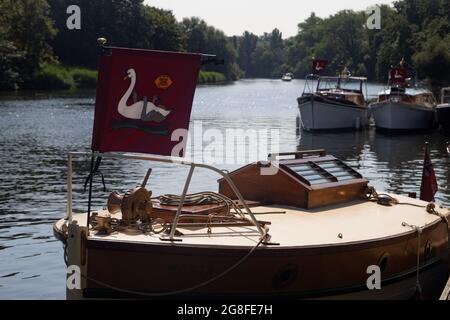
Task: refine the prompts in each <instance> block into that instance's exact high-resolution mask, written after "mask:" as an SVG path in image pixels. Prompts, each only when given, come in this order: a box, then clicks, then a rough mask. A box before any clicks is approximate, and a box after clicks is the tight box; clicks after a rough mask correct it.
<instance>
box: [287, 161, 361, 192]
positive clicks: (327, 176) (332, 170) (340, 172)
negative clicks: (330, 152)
mask: <svg viewBox="0 0 450 320" xmlns="http://www.w3.org/2000/svg"><path fill="white" fill-rule="evenodd" d="M287 167H288V168H289V169H291V170H292V171H293V172H295V173H296V174H297V175H298V176H299V177H300V178H301V179H302V180H304V181H306V182H307V183H308V184H309V185H311V186H313V185H320V184H327V183H338V182H345V181H350V180H356V179H362V176H361V175H360V174H359V173H358V172H356V171H355V170H353V169H352V168H350V167H349V166H347V165H346V164H344V163H343V162H341V161H339V160H332V161H325V162H317V163H316V162H312V161H311V162H307V163H302V164H291V165H288V166H287Z"/></svg>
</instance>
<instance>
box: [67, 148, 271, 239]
mask: <svg viewBox="0 0 450 320" xmlns="http://www.w3.org/2000/svg"><path fill="white" fill-rule="evenodd" d="M76 156H94V157H102V158H110V159H127V160H140V161H150V162H160V163H172V164H178V165H183V166H189V167H190V170H189V174H188V177H187V178H186V182H185V186H184V189H183V194H182V195H181V201H180V204H179V206H178V210H177V214H176V216H175V219H174V221H173V224H172V228H171V232H170V235H169V240H174V237H175V232H176V228H177V225H178V221H179V219H180V216H181V213H182V209H183V205H184V201H185V198H186V195H187V192H188V190H189V186H190V183H191V179H192V176H193V174H194V170H195V168H202V169H207V170H210V171H213V172H215V173H217V174H219V175H220V176H222V177H223V178H224V179H225V180H226V181H227V183H228V184H229V186H230V187H231V189H232V190H233V192H234V194H235V195H236V197H237V198H238V199H239V200H240V201H241V203H242V205H243V206H244V208H245V211H246V212H247V214H248V215H249V216H250V218H251V221H252V223H253V224H254V226H255V227H256V228H257V229H258V232H259V233H260V234H261V236H262V237H263V236H265V235H266V232H265V231H264V230H263V228H262V226H261V225H260V224H259V222H258V220H257V219H256V217H255V215H254V214H253V212H252V211H251V210H250V208H249V206H248V205H247V203H246V201H245V199H244V198H243V196H242V194H241V192H240V191H239V189H238V188H237V186H236V185H235V183H234V182H233V180H232V179H231V178H230V176H229V175H228V174H227V173H226V172H224V171H222V170H220V169H217V168H215V167H213V166H210V165H206V164H198V163H194V162H190V161H186V160H184V159H182V158H175V157H164V156H155V155H151V156H147V155H141V154H122V153H98V152H94V153H90V152H70V153H69V155H68V165H67V169H68V174H67V217H66V220H68V221H69V223H72V220H73V207H72V203H73V199H72V197H73V190H72V175H73V172H72V171H73V166H72V162H73V158H74V157H76ZM87 223H88V224H89V219H88V222H87Z"/></svg>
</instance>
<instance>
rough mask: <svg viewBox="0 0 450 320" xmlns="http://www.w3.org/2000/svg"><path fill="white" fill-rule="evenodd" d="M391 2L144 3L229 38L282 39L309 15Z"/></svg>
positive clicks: (235, 0) (263, 0) (231, 0)
mask: <svg viewBox="0 0 450 320" xmlns="http://www.w3.org/2000/svg"><path fill="white" fill-rule="evenodd" d="M392 2H393V0H334V1H333V0H306V1H305V0H220V1H218V0H145V3H146V4H148V5H151V6H154V7H158V8H163V9H167V10H171V11H172V12H173V13H174V14H175V16H176V18H177V20H182V19H183V18H185V17H200V18H202V19H203V20H205V21H206V22H207V23H208V24H209V25H212V26H214V27H216V28H218V29H220V30H222V31H224V32H225V34H226V35H228V36H233V35H241V34H242V33H243V32H244V31H250V32H253V33H255V34H257V35H262V34H263V33H264V32H270V31H272V30H273V29H274V28H278V29H279V30H281V32H282V33H283V38H287V37H291V36H294V35H296V34H297V25H298V23H300V22H302V21H304V20H305V19H307V18H308V17H309V16H310V14H311V12H315V13H316V15H317V16H319V17H322V18H325V17H328V16H329V15H332V14H335V13H337V12H338V11H340V10H344V9H352V10H356V11H360V10H365V9H366V8H368V7H370V6H372V5H374V4H392Z"/></svg>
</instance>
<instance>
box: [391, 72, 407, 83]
mask: <svg viewBox="0 0 450 320" xmlns="http://www.w3.org/2000/svg"><path fill="white" fill-rule="evenodd" d="M390 76H391V84H393V85H395V84H398V85H401V86H404V85H406V78H407V77H408V70H406V69H405V68H401V67H399V68H392V70H391V75H390Z"/></svg>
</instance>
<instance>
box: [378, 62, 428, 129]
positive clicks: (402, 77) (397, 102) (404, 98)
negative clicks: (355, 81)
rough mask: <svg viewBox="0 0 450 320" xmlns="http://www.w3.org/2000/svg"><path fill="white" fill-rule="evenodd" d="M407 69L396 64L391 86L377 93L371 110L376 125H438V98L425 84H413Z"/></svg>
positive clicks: (385, 126) (425, 126) (414, 127)
mask: <svg viewBox="0 0 450 320" xmlns="http://www.w3.org/2000/svg"><path fill="white" fill-rule="evenodd" d="M406 76H407V71H406V69H402V68H393V69H392V71H391V77H390V80H389V87H388V88H387V89H385V90H383V91H382V92H380V93H379V94H378V100H377V102H375V103H373V104H372V105H371V106H370V112H371V115H372V116H373V118H374V120H375V126H376V127H377V129H381V130H388V131H395V130H429V129H433V128H434V127H435V124H436V121H435V106H436V99H435V98H434V96H433V93H432V92H431V91H430V90H428V89H426V88H419V87H416V86H410V84H409V83H408V79H406Z"/></svg>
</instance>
